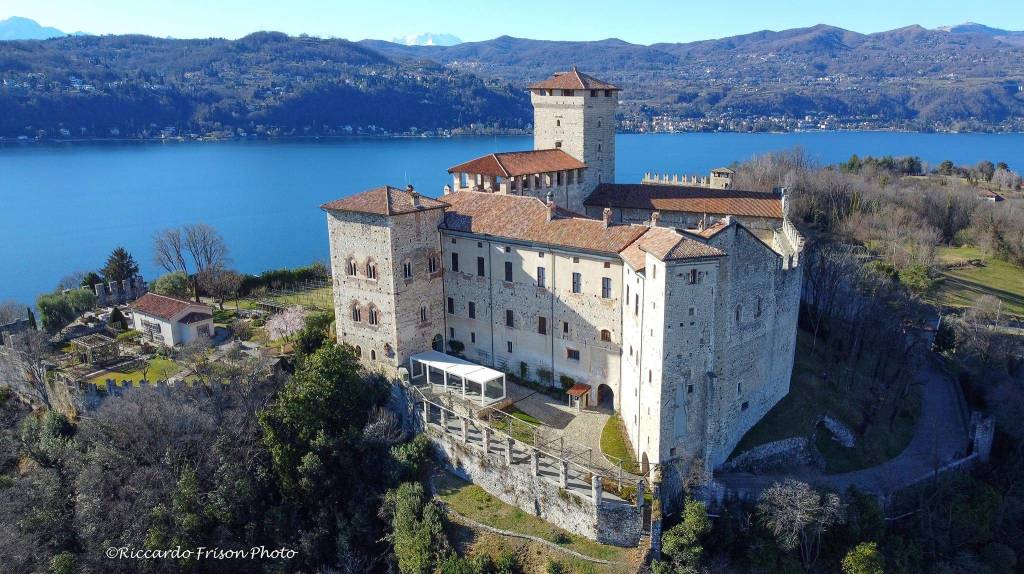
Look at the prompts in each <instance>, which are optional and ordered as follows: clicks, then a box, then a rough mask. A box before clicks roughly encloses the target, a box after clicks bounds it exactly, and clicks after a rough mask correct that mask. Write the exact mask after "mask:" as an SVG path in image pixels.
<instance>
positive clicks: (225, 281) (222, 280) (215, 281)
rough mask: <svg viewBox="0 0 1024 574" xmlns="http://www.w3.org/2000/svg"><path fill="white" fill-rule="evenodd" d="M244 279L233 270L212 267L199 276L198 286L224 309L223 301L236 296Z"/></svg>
mask: <svg viewBox="0 0 1024 574" xmlns="http://www.w3.org/2000/svg"><path fill="white" fill-rule="evenodd" d="M243 279H244V277H243V276H242V274H241V273H239V272H237V271H235V270H233V269H224V268H223V267H214V268H212V269H207V270H205V271H203V272H202V273H200V274H199V286H200V287H202V289H203V291H205V292H206V293H207V294H209V295H210V296H211V297H213V299H214V301H216V302H217V306H218V307H220V308H221V309H224V301H226V300H227V299H230V298H232V297H234V296H235V295H237V294H238V289H239V288H240V287H241V286H242V280H243Z"/></svg>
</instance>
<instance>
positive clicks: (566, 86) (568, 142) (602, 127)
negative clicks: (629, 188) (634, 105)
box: [530, 66, 619, 198]
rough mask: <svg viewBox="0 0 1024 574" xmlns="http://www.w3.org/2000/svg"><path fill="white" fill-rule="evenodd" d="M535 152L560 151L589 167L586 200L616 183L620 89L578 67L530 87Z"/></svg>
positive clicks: (586, 176) (587, 169)
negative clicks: (600, 188)
mask: <svg viewBox="0 0 1024 574" xmlns="http://www.w3.org/2000/svg"><path fill="white" fill-rule="evenodd" d="M530 101H531V102H532V103H533V149H535V150H541V149H561V150H562V151H564V152H566V153H568V154H569V155H571V156H573V157H574V158H576V159H578V160H579V161H582V162H583V163H585V164H586V165H587V168H586V170H584V180H583V186H582V195H583V198H586V197H587V196H588V195H590V192H591V191H593V190H594V188H595V187H597V185H598V184H601V183H614V182H615V109H616V108H617V107H618V101H619V88H618V87H616V86H614V85H612V84H609V83H607V82H603V81H601V80H598V79H596V78H593V77H591V76H588V75H586V74H584V73H582V72H579V71H578V70H577V69H576V67H575V66H574V67H573V68H572V69H571V70H570V71H568V72H560V73H557V74H555V75H553V76H551V77H550V78H548V79H546V80H544V81H542V82H537V83H535V84H532V85H531V86H530Z"/></svg>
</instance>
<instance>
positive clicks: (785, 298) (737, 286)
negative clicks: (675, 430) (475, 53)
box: [706, 226, 800, 470]
mask: <svg viewBox="0 0 1024 574" xmlns="http://www.w3.org/2000/svg"><path fill="white" fill-rule="evenodd" d="M709 243H710V244H712V245H714V246H715V247H718V248H720V249H722V250H724V251H726V252H727V253H729V254H730V255H729V257H728V258H726V261H725V264H724V265H723V267H722V271H721V281H720V283H721V286H720V288H719V290H718V296H717V299H716V311H717V317H716V329H717V331H718V332H719V333H720V334H721V336H720V337H719V338H717V340H716V344H715V365H716V369H715V373H716V381H715V382H714V383H713V384H712V385H711V387H710V389H711V396H710V399H709V405H708V416H709V417H710V424H709V425H708V439H707V440H708V447H707V457H708V460H707V461H706V463H707V467H708V469H709V470H710V469H713V468H714V467H716V466H718V465H720V464H721V463H723V462H725V460H726V459H727V458H728V456H729V454H730V453H731V452H732V450H733V448H735V446H736V444H737V443H738V442H739V440H740V438H742V437H743V435H744V434H745V433H746V432H747V431H748V430H750V428H751V427H753V426H754V425H755V424H756V423H757V422H758V421H759V420H760V419H761V418H762V417H764V415H765V414H766V413H767V412H768V411H769V410H770V409H771V408H772V407H773V406H774V405H775V404H776V403H777V402H778V401H779V400H781V399H782V398H783V397H784V396H786V394H787V393H788V392H789V381H790V376H791V375H792V368H793V352H794V348H795V344H796V318H797V313H798V312H799V304H798V303H799V281H800V277H799V273H800V271H799V269H792V270H786V271H784V270H783V268H782V266H783V260H782V257H780V256H779V255H778V254H776V253H775V252H774V251H772V249H771V248H769V247H768V246H767V245H765V244H764V243H762V242H761V241H760V240H758V239H757V238H756V237H755V236H754V235H752V234H751V233H750V232H748V231H746V230H745V229H743V228H742V227H738V226H733V227H731V228H729V229H727V230H725V231H723V232H720V233H719V234H717V235H716V236H715V237H714V238H712V239H711V240H710V241H709ZM759 301H760V303H759ZM759 305H760V312H759V311H758V306H759ZM737 316H738V318H737Z"/></svg>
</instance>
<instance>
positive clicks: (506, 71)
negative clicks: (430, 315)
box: [0, 23, 1024, 137]
mask: <svg viewBox="0 0 1024 574" xmlns="http://www.w3.org/2000/svg"><path fill="white" fill-rule="evenodd" d="M436 38H437V37H435V36H430V37H427V36H425V37H424V38H423V41H428V40H436ZM1022 40H1024V33H1022V32H1014V31H1007V30H1000V29H995V28H989V27H986V26H983V25H979V24H970V23H968V24H963V25H959V26H950V27H946V28H941V29H934V30H928V29H925V28H922V27H920V26H910V27H906V28H900V29H897V30H891V31H887V32H879V33H874V34H861V33H857V32H852V31H849V30H844V29H842V28H837V27H834V26H827V25H818V26H813V27H810V28H798V29H792V30H783V31H779V32H774V31H760V32H754V33H751V34H745V35H741V36H734V37H730V38H723V39H717V40H704V41H698V42H688V43H661V44H652V45H641V44H632V43H629V42H625V41H622V40H618V39H606V40H599V41H577V42H560V41H546V40H530V39H523V38H514V37H510V36H502V37H499V38H495V39H492V40H487V41H482V42H464V43H459V44H455V45H450V46H444V45H436V44H437V43H438V42H437V41H435V42H434V44H435V45H408V44H407V42H408V41H409V40H408V39H403V40H402V42H401V43H398V42H387V41H381V40H363V41H360V42H349V41H347V40H340V39H320V38H311V37H305V36H303V37H289V36H287V35H284V34H280V33H276V32H260V33H255V34H251V35H249V36H246V37H244V38H240V39H238V40H223V39H192V40H176V39H168V38H152V37H148V36H136V35H120V36H65V37H60V38H53V39H49V40H44V41H8V42H0V109H4V110H5V113H4V114H2V115H0V136H4V137H14V136H18V137H21V136H27V137H109V136H111V135H116V136H118V137H154V136H155V135H157V134H164V135H166V134H182V133H195V134H209V133H219V134H222V135H224V134H237V133H239V132H246V133H249V134H253V133H255V134H266V135H336V134H344V133H420V132H423V131H431V132H434V131H442V132H448V131H451V130H455V131H474V132H476V133H479V132H481V131H509V130H512V131H516V130H526V129H529V123H530V120H531V114H530V106H529V99H528V97H527V94H526V92H525V87H526V86H527V85H528V84H529V83H530V82H533V81H536V80H537V79H539V78H543V77H546V76H548V75H549V74H550V73H552V72H554V71H559V70H565V69H567V68H568V67H569V66H570V65H577V66H578V67H579V68H580V69H581V70H583V71H585V72H587V73H590V74H592V75H595V76H597V77H599V78H602V79H604V80H608V81H611V82H613V83H615V84H617V85H619V86H620V87H621V88H622V92H621V105H620V117H619V121H620V127H621V129H623V130H625V131H660V130H738V131H749V130H787V129H801V128H822V127H824V128H838V129H844V128H857V129H869V128H901V129H917V130H932V129H954V130H1003V131H1008V130H1014V131H1024V119H1022V118H1024V41H1022ZM415 41H416V39H413V42H415ZM466 128H469V129H468V130H466Z"/></svg>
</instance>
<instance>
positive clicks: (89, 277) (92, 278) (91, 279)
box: [79, 271, 103, 287]
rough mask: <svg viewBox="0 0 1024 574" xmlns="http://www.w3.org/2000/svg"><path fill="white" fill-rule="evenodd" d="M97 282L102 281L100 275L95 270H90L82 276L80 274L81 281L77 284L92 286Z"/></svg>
mask: <svg viewBox="0 0 1024 574" xmlns="http://www.w3.org/2000/svg"><path fill="white" fill-rule="evenodd" d="M97 283H103V278H102V277H100V274H99V273H96V272H95V271H90V272H88V273H86V274H85V275H84V276H82V282H81V283H79V286H80V287H92V286H93V285H95V284H97Z"/></svg>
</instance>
